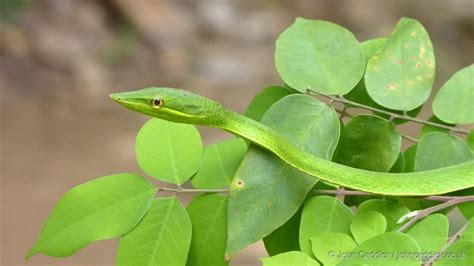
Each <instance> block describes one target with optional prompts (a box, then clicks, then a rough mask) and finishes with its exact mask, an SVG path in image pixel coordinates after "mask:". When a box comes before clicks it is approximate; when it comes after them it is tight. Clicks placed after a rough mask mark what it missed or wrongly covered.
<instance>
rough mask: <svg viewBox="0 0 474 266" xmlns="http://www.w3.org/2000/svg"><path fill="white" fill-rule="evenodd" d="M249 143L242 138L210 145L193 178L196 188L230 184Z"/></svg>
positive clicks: (205, 150) (220, 186)
mask: <svg viewBox="0 0 474 266" xmlns="http://www.w3.org/2000/svg"><path fill="white" fill-rule="evenodd" d="M246 152H247V145H246V144H245V141H244V140H242V139H240V138H235V139H230V140H226V141H223V142H220V143H217V144H213V145H209V146H207V147H206V148H205V149H204V154H203V156H202V161H201V167H200V168H199V171H198V172H197V173H196V175H195V176H194V177H193V179H192V183H193V187H195V188H223V187H227V186H229V185H230V183H231V182H232V178H234V174H235V172H236V171H237V168H239V165H240V163H241V162H242V159H243V158H244V155H245V153H246Z"/></svg>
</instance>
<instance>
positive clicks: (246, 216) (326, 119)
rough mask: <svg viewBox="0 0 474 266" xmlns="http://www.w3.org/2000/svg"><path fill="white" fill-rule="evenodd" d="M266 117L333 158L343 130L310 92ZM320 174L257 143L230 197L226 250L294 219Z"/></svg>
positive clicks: (318, 152)
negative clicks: (303, 169) (305, 170)
mask: <svg viewBox="0 0 474 266" xmlns="http://www.w3.org/2000/svg"><path fill="white" fill-rule="evenodd" d="M262 123H264V124H266V125H268V126H270V127H272V128H273V129H275V130H276V131H277V132H279V133H280V134H281V135H282V136H283V137H286V138H288V139H289V140H291V141H293V142H294V143H295V144H296V145H297V146H298V147H300V148H302V149H303V150H305V151H307V152H310V153H312V154H314V155H316V156H319V157H322V158H325V159H330V158H331V157H332V155H333V153H334V149H335V147H336V145H337V139H338V136H339V121H338V118H337V114H336V112H335V111H334V109H333V107H332V106H329V105H327V104H325V103H322V102H319V101H317V100H316V99H314V98H312V97H309V96H307V95H301V94H293V95H288V96H286V97H284V98H282V99H281V100H279V101H278V102H276V103H275V104H274V105H272V106H271V107H270V109H269V110H268V111H267V112H266V113H265V115H264V116H263V118H262ZM317 181H318V180H317V179H316V178H314V177H312V176H309V175H307V174H305V173H302V172H300V171H299V170H297V169H295V168H294V167H292V166H290V165H288V164H287V163H285V162H283V161H282V160H280V159H279V158H278V157H276V156H275V155H273V154H272V153H270V152H268V151H266V150H264V149H262V148H260V147H257V146H255V145H251V146H250V148H249V151H248V152H247V154H246V155H245V157H244V160H243V161H242V163H241V165H240V167H239V169H238V170H237V173H236V175H235V177H234V180H233V181H232V184H231V187H230V192H229V201H228V204H229V205H228V223H229V224H228V238H227V250H226V255H227V256H228V257H230V256H232V255H233V254H235V253H236V252H238V251H239V250H240V249H242V248H244V247H246V246H247V245H249V244H251V243H254V242H255V241H257V240H259V239H261V238H263V237H265V236H267V235H268V234H270V233H271V232H273V231H274V230H275V229H277V228H278V227H280V226H282V225H283V224H284V223H285V222H286V221H288V220H289V219H290V218H291V217H292V216H293V214H295V213H296V211H297V210H298V209H299V207H300V206H301V204H302V203H303V201H304V199H305V197H306V194H307V193H308V191H310V190H311V188H312V187H313V186H314V184H315V183H316V182H317Z"/></svg>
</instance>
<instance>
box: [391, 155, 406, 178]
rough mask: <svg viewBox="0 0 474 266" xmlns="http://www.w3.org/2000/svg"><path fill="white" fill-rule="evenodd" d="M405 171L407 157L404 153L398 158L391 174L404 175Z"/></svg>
mask: <svg viewBox="0 0 474 266" xmlns="http://www.w3.org/2000/svg"><path fill="white" fill-rule="evenodd" d="M404 171H405V156H404V155H403V152H400V154H398V158H397V160H396V161H395V164H394V165H393V166H392V168H390V173H403V172H404Z"/></svg>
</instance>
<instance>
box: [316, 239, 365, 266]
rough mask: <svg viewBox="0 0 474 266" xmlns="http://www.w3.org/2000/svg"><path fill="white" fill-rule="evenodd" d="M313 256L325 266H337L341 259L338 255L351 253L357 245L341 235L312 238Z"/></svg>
mask: <svg viewBox="0 0 474 266" xmlns="http://www.w3.org/2000/svg"><path fill="white" fill-rule="evenodd" d="M310 241H311V244H312V249H313V254H314V256H316V258H317V259H318V260H319V261H320V262H322V263H323V265H324V266H330V265H336V264H337V263H338V262H339V261H341V258H340V257H338V256H337V254H341V253H344V252H350V251H351V250H353V249H354V248H355V247H356V246H357V244H356V243H355V242H354V240H353V239H352V238H351V237H350V236H348V235H346V234H341V233H330V234H325V235H320V236H317V237H312V238H310Z"/></svg>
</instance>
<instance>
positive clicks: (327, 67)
mask: <svg viewBox="0 0 474 266" xmlns="http://www.w3.org/2000/svg"><path fill="white" fill-rule="evenodd" d="M275 66H276V69H277V71H278V73H280V76H281V78H282V79H283V80H284V81H285V83H287V84H288V85H290V86H291V87H292V88H294V89H296V90H298V91H300V92H305V90H306V88H308V87H310V88H311V89H312V90H315V91H318V92H322V93H327V94H346V93H348V92H349V91H350V90H351V89H352V88H354V87H355V86H356V85H357V83H358V82H359V80H360V79H361V78H362V75H363V73H364V66H365V62H364V53H363V51H362V49H361V47H360V45H359V42H358V41H357V40H356V38H355V37H354V35H353V34H352V33H351V32H350V31H348V30H347V29H345V28H343V27H341V26H339V25H336V24H333V23H330V22H327V21H322V20H308V19H303V18H297V19H296V21H295V22H294V23H293V25H291V26H290V27H289V28H288V29H287V30H285V31H284V32H283V33H282V34H281V35H280V37H278V40H277V41H276V50H275Z"/></svg>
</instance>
